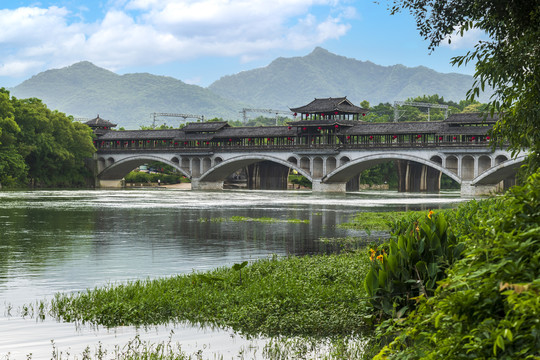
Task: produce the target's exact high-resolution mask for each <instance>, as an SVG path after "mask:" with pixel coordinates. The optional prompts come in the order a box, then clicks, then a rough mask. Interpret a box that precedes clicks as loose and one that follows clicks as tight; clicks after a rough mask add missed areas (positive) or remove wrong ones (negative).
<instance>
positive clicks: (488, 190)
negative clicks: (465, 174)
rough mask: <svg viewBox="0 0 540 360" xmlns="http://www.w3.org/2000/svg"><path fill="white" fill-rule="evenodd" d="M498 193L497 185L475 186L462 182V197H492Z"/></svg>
mask: <svg viewBox="0 0 540 360" xmlns="http://www.w3.org/2000/svg"><path fill="white" fill-rule="evenodd" d="M496 191H497V186H496V185H473V184H472V183H471V181H462V182H461V196H482V195H490V194H492V193H494V192H496Z"/></svg>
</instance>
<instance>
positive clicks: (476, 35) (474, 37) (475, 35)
mask: <svg viewBox="0 0 540 360" xmlns="http://www.w3.org/2000/svg"><path fill="white" fill-rule="evenodd" d="M459 32H460V30H459V28H455V31H454V33H453V34H452V35H451V36H447V37H446V38H445V39H443V40H442V41H441V46H445V47H449V48H450V49H454V50H455V49H470V48H473V47H474V46H475V45H476V44H477V43H478V41H480V40H484V39H486V38H487V36H486V33H485V32H484V31H482V30H480V29H471V30H469V31H466V32H464V33H463V36H461V35H460V33H459ZM449 39H450V40H451V41H450V43H449V42H448V40H449Z"/></svg>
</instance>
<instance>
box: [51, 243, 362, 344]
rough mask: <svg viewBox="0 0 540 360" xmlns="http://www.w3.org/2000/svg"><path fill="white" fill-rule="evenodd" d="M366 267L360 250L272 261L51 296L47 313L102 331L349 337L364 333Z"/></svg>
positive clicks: (265, 260)
mask: <svg viewBox="0 0 540 360" xmlns="http://www.w3.org/2000/svg"><path fill="white" fill-rule="evenodd" d="M368 266H369V258H368V256H367V255H366V253H365V251H356V252H347V253H342V254H339V255H316V256H304V257H287V258H281V259H278V258H277V257H276V256H274V257H272V258H269V259H263V260H258V261H255V262H253V263H251V264H249V265H247V264H246V265H245V263H242V264H235V266H233V267H230V268H218V269H216V270H214V271H211V272H206V273H193V274H188V275H181V276H175V277H171V278H165V279H156V280H148V279H147V280H137V281H133V282H128V283H126V284H120V285H116V286H113V285H110V286H107V287H103V288H95V289H93V290H87V291H85V292H79V293H76V294H56V296H55V298H54V299H53V300H52V301H51V312H50V313H51V315H52V316H55V317H56V318H57V319H59V320H63V321H68V322H76V323H85V324H98V325H104V326H106V327H114V326H120V325H136V326H145V325H154V324H165V323H170V322H179V321H188V322H190V323H192V324H201V325H212V326H218V327H222V328H231V329H232V330H234V331H235V332H238V333H241V334H246V335H251V336H258V335H265V336H282V335H284V336H313V337H318V338H326V337H328V336H340V335H343V336H349V335H351V334H352V335H355V334H361V333H363V332H364V331H365V330H366V328H367V325H366V323H365V322H364V319H365V316H366V314H365V313H364V309H365V308H366V307H365V298H366V292H365V289H364V286H363V280H364V277H365V274H366V273H367V269H368ZM201 274H202V275H204V276H201Z"/></svg>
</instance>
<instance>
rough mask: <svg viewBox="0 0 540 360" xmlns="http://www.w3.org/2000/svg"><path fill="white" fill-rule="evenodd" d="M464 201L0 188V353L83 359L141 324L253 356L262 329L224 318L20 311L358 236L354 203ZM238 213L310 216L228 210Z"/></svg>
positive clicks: (198, 347)
mask: <svg viewBox="0 0 540 360" xmlns="http://www.w3.org/2000/svg"><path fill="white" fill-rule="evenodd" d="M463 200H464V199H462V198H460V197H459V193H456V192H449V193H442V194H439V195H433V194H399V193H396V192H391V191H386V192H376V191H364V192H356V193H347V194H339V195H329V194H314V193H311V192H309V191H220V192H196V191H189V190H177V189H157V188H155V189H132V190H110V191H109V190H36V191H0V359H6V358H9V359H26V358H27V356H28V355H29V354H32V355H31V356H32V359H46V358H51V354H52V351H53V349H55V351H57V353H61V354H62V356H63V357H62V358H68V357H69V356H71V357H70V358H72V357H73V355H74V354H75V355H77V354H78V356H79V358H80V354H81V353H82V352H83V350H84V349H85V348H86V347H87V346H89V347H90V349H91V350H93V351H94V350H95V349H97V348H99V347H100V346H102V347H103V348H107V349H113V348H114V347H117V348H119V349H122V348H123V347H125V346H127V345H126V344H128V343H129V342H130V340H133V339H134V338H135V336H137V335H138V336H140V338H141V339H143V340H145V341H149V342H163V341H167V340H168V339H169V338H170V339H172V341H174V342H178V343H179V344H181V346H182V349H183V350H184V351H186V352H187V353H190V354H193V353H195V352H199V354H200V355H201V357H202V358H204V359H214V358H220V357H221V356H222V357H223V358H224V359H229V358H237V357H238V354H239V353H242V352H244V353H245V352H246V351H247V350H246V349H249V351H252V354H251V355H249V356H247V357H246V358H254V357H257V356H256V355H255V354H254V353H255V352H257V351H259V353H260V347H261V344H263V343H264V339H261V340H258V339H252V340H246V339H243V338H242V337H240V336H238V335H235V334H233V333H232V332H231V331H228V330H227V329H204V328H200V327H197V326H190V325H189V324H176V325H173V324H171V325H170V326H158V327H152V328H150V329H135V328H133V327H119V328H114V329H108V330H107V329H103V328H99V327H98V328H93V327H88V326H80V325H78V326H76V325H74V324H70V323H61V322H57V321H55V320H54V319H50V318H46V319H45V320H43V321H42V320H36V319H35V318H33V317H22V316H21V309H22V307H23V306H24V305H25V304H32V303H36V302H37V301H39V300H43V299H51V298H52V297H53V295H54V294H55V293H56V292H74V291H81V290H84V289H87V288H94V287H96V286H103V285H107V284H113V283H120V282H124V281H127V280H132V279H141V278H142V279H144V278H156V277H164V276H172V275H176V274H185V273H190V272H193V271H204V270H209V269H213V268H216V267H219V266H231V265H232V264H234V263H239V262H242V261H245V260H249V261H253V260H256V259H259V258H264V257H269V256H272V255H273V254H276V255H278V256H284V255H289V254H292V255H305V254H314V253H321V252H329V251H332V249H331V248H330V247H329V245H328V244H327V243H325V242H323V241H320V239H322V238H332V237H346V236H360V235H362V234H361V233H360V232H359V231H356V230H345V229H339V228H336V225H337V224H339V223H342V222H347V221H349V220H350V218H351V217H352V215H354V214H355V213H356V212H359V211H376V210H381V211H385V210H408V209H411V210H416V209H431V208H433V209H436V208H444V207H453V206H455V205H456V204H457V203H458V202H460V201H463ZM233 216H244V217H250V218H261V217H271V218H275V219H281V220H287V219H300V220H309V223H300V222H298V223H292V222H268V223H266V222H256V221H240V222H238V221H230V219H231V217H233ZM100 344H101V345H100ZM254 349H255V350H254ZM109 351H112V350H109ZM68 354H71V355H69V356H68Z"/></svg>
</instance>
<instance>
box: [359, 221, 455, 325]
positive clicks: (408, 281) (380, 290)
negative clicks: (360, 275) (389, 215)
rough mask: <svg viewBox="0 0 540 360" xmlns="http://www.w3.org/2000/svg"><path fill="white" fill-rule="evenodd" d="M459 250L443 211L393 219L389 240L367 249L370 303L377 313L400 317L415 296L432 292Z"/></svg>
mask: <svg viewBox="0 0 540 360" xmlns="http://www.w3.org/2000/svg"><path fill="white" fill-rule="evenodd" d="M415 219H416V220H415ZM462 251H463V245H462V244H459V243H458V241H457V239H456V237H455V236H454V234H453V233H452V232H451V231H450V228H449V226H448V222H447V220H446V217H445V215H444V214H435V213H433V211H430V212H429V213H428V214H427V215H425V216H423V217H420V218H418V215H417V214H413V215H412V216H408V217H405V218H403V219H401V220H398V221H396V222H395V223H394V229H393V232H392V234H391V238H390V240H389V242H388V243H385V244H383V245H382V246H379V247H378V248H377V249H371V250H370V260H371V269H370V271H369V272H368V274H367V276H366V278H365V281H364V285H365V288H366V291H367V292H368V294H369V295H370V296H372V300H371V305H372V306H373V308H374V309H376V310H378V311H380V312H381V316H386V317H387V316H397V317H402V316H403V315H404V314H405V313H406V312H407V310H409V309H413V308H414V306H415V304H416V301H417V298H418V297H419V296H421V295H422V296H425V297H431V296H432V295H433V294H434V291H435V289H436V287H437V281H439V280H441V279H443V278H444V277H445V270H446V269H447V268H448V267H449V265H451V264H452V263H454V262H455V260H456V259H459V258H460V254H461V252H462Z"/></svg>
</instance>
